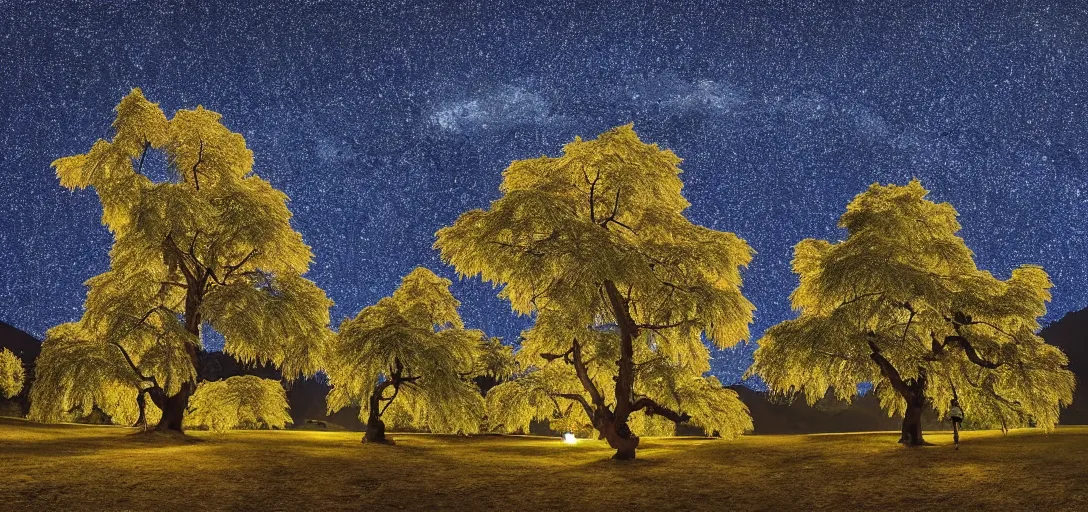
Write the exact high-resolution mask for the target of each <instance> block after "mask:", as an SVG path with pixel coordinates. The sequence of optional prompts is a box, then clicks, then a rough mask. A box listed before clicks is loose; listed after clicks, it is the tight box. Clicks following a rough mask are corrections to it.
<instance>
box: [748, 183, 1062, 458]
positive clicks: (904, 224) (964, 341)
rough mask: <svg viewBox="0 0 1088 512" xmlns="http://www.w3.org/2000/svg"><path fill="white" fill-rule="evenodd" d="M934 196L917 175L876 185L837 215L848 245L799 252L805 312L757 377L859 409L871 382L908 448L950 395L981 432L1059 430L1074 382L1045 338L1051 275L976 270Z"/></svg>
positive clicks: (758, 357)
mask: <svg viewBox="0 0 1088 512" xmlns="http://www.w3.org/2000/svg"><path fill="white" fill-rule="evenodd" d="M927 194H928V191H926V190H925V189H924V188H923V187H922V185H921V184H920V183H919V182H918V181H917V180H914V181H911V182H910V183H909V184H907V185H905V186H897V185H880V184H873V185H872V186H871V187H869V189H868V190H867V191H865V192H863V193H861V194H859V195H858V196H857V197H855V198H854V200H853V201H851V203H850V204H849V205H848V206H847V209H846V213H845V214H843V216H842V218H841V219H840V221H839V226H840V227H842V228H844V229H845V230H846V232H847V238H846V239H845V240H843V241H840V242H828V241H824V240H813V239H807V240H803V241H802V242H800V243H798V244H797V246H796V248H795V250H794V259H793V270H794V272H795V273H797V275H798V276H799V277H800V284H799V285H798V287H797V289H796V290H794V292H793V294H792V295H791V296H790V298H791V300H792V302H793V307H794V309H795V310H797V311H798V312H799V315H798V317H797V318H795V319H792V320H787V321H785V322H782V323H780V324H778V325H776V326H774V327H772V328H770V329H769V330H768V331H767V332H766V334H765V335H764V336H763V338H762V339H761V340H760V341H759V349H758V350H757V351H756V353H755V364H754V365H753V366H752V368H751V370H750V373H751V374H754V375H759V376H760V377H762V378H763V379H764V380H765V381H766V382H767V384H768V385H769V386H770V387H771V389H773V390H776V391H778V392H783V393H794V392H799V393H803V394H804V395H805V397H806V398H807V400H808V401H809V403H814V402H815V401H816V400H818V399H819V398H821V397H822V396H824V394H825V392H826V391H827V390H828V389H829V388H833V389H834V390H835V393H836V395H837V396H838V397H839V398H841V399H845V400H849V399H850V398H851V397H852V396H853V395H854V394H855V393H856V392H857V386H858V384H860V383H863V382H872V383H874V384H875V392H876V393H877V395H878V396H879V397H880V400H881V403H882V405H883V407H884V408H885V409H886V410H887V411H888V413H889V414H902V415H904V423H903V425H904V429H903V437H902V439H901V441H902V442H904V443H909V444H921V443H923V438H922V434H921V424H920V414H921V410H922V408H923V407H924V405H925V404H926V401H927V400H928V401H929V402H930V403H931V404H932V405H933V406H934V407H935V408H936V409H937V411H938V412H939V413H940V414H941V415H942V416H945V415H947V413H948V409H949V406H950V402H951V399H952V398H953V397H958V398H959V402H960V404H961V406H962V408H963V410H964V411H965V412H966V414H967V417H968V418H970V419H972V420H973V421H974V422H975V423H976V424H981V425H987V424H989V425H1000V426H1017V425H1024V424H1028V423H1029V422H1030V423H1034V424H1035V425H1037V426H1040V427H1043V428H1047V429H1049V428H1052V427H1053V426H1054V425H1055V424H1056V423H1057V421H1058V413H1059V411H1060V408H1061V407H1062V406H1065V405H1068V404H1069V403H1070V401H1071V399H1072V393H1073V388H1074V385H1075V381H1074V377H1073V374H1072V373H1071V372H1069V370H1068V369H1067V368H1066V364H1067V360H1066V357H1065V355H1064V354H1063V353H1062V352H1061V351H1060V350H1059V349H1058V348H1056V347H1053V346H1050V345H1047V344H1046V343H1045V342H1044V341H1043V339H1042V338H1040V337H1039V336H1038V335H1037V334H1036V332H1037V331H1038V329H1039V323H1038V319H1039V318H1040V317H1041V316H1043V315H1044V314H1045V312H1046V302H1047V301H1049V300H1050V293H1049V289H1050V287H1051V283H1050V279H1049V278H1048V276H1047V273H1046V272H1045V271H1044V270H1043V269H1042V268H1040V267H1038V266H1034V265H1023V266H1021V267H1019V268H1017V269H1015V270H1013V271H1012V274H1011V276H1010V277H1009V278H1008V279H1005V280H1001V279H998V278H996V277H994V276H993V275H992V274H991V273H990V272H987V271H984V270H980V269H979V268H978V267H977V265H976V263H975V261H974V255H973V253H972V252H971V250H970V249H968V247H967V245H966V243H965V242H964V240H963V239H962V238H960V236H959V235H958V234H957V233H958V232H959V230H960V225H959V223H958V221H957V220H956V217H957V213H956V210H955V209H954V208H953V207H952V205H950V204H948V203H934V202H932V201H930V200H928V199H926V196H927Z"/></svg>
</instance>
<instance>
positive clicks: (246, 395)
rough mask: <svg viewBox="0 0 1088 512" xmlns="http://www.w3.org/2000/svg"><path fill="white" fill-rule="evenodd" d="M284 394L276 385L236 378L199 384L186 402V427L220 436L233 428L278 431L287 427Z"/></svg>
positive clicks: (287, 420)
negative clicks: (187, 406) (219, 433)
mask: <svg viewBox="0 0 1088 512" xmlns="http://www.w3.org/2000/svg"><path fill="white" fill-rule="evenodd" d="M288 409H289V407H288V405H287V392H286V391H285V390H284V389H283V385H281V384H280V383H279V381H275V380H271V379H262V378H260V377H256V376H253V375H239V376H235V377H229V378H226V379H223V380H217V381H204V382H201V383H200V384H199V385H198V386H197V388H196V392H195V393H193V396H192V398H191V399H190V400H189V414H188V415H186V417H185V424H186V426H187V427H193V428H207V429H209V430H214V431H216V432H223V431H226V430H231V429H235V428H265V429H273V428H275V429H282V428H284V427H286V426H287V424H289V423H291V415H290V414H289V413H288Z"/></svg>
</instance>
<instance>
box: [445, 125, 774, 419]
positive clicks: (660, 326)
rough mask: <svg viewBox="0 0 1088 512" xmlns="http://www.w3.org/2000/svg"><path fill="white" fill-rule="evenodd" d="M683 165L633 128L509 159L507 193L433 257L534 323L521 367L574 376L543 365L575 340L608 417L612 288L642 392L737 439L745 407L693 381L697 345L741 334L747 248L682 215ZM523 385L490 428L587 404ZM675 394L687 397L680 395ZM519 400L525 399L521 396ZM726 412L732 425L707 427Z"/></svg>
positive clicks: (495, 411) (703, 362) (711, 384)
mask: <svg viewBox="0 0 1088 512" xmlns="http://www.w3.org/2000/svg"><path fill="white" fill-rule="evenodd" d="M679 163H680V158H678V157H677V156H676V155H675V154H673V153H672V152H671V151H668V150H662V149H660V148H658V147H657V146H656V145H651V144H645V143H643V142H642V141H640V140H639V138H638V136H637V135H636V134H635V132H634V130H633V129H632V127H631V126H630V125H627V126H621V127H618V128H615V129H612V130H609V131H608V132H605V133H603V134H601V136H600V137H598V138H597V139H596V140H590V141H584V140H582V139H580V138H577V139H575V140H574V141H573V142H571V143H570V144H567V145H566V146H565V147H564V148H563V155H562V156H559V157H554V158H553V157H540V158H534V159H528V160H518V161H515V162H513V163H512V164H511V165H510V166H509V167H508V168H507V169H506V171H505V172H504V174H503V183H502V186H501V191H502V193H503V196H502V197H500V198H499V199H498V200H496V201H494V202H492V203H491V206H490V208H489V209H487V210H473V211H470V212H467V213H465V214H463V215H462V216H461V217H460V218H458V219H457V221H456V222H455V223H454V224H453V225H452V226H449V227H446V228H443V229H441V230H439V231H438V234H437V236H438V240H437V242H436V243H435V247H436V248H437V249H439V250H440V251H441V255H442V258H443V259H444V260H445V261H446V262H448V263H450V264H452V265H453V266H454V267H456V269H457V271H458V273H459V274H460V275H462V276H466V277H476V276H479V277H480V278H482V279H483V280H485V281H488V282H491V283H493V284H494V285H495V286H499V287H501V290H500V292H499V296H500V297H503V298H506V299H508V300H509V301H510V304H511V306H512V307H513V309H514V310H515V311H517V312H518V313H520V314H526V315H529V314H531V315H535V317H536V322H535V324H534V326H533V327H532V328H531V329H530V330H528V331H526V332H525V333H524V340H523V341H522V343H521V349H520V352H519V353H518V356H517V359H518V362H519V363H520V364H521V368H523V369H528V368H530V367H534V366H536V367H540V366H545V367H550V366H553V365H558V366H561V367H562V368H563V370H561V371H565V372H568V373H569V374H570V376H571V378H572V379H573V376H574V369H573V368H571V366H569V365H567V364H566V363H565V362H564V361H563V360H560V359H556V360H553V361H552V362H550V363H545V360H544V359H543V358H542V357H541V355H542V354H564V353H568V352H569V351H570V349H571V347H572V344H573V342H574V340H578V341H579V342H580V343H581V344H582V346H583V353H584V359H585V360H586V361H588V363H587V366H588V370H589V373H590V375H591V377H592V379H593V381H594V382H595V383H596V384H597V387H598V388H600V389H601V394H602V395H604V396H605V399H606V400H607V401H608V407H614V406H615V404H614V403H612V394H613V391H612V390H613V389H614V382H613V380H612V378H613V377H615V376H616V374H617V365H616V364H615V361H616V360H617V359H618V358H619V355H620V345H619V340H620V337H619V335H618V334H617V333H615V332H613V331H614V330H615V329H614V326H615V325H616V323H617V319H616V318H615V317H614V313H613V309H612V306H611V304H610V302H609V299H608V298H607V297H606V294H605V292H604V289H603V287H604V285H605V283H613V284H614V285H615V287H616V288H617V289H618V290H619V291H620V292H621V293H622V294H623V298H624V300H625V301H626V304H627V306H628V308H629V310H630V313H631V317H632V320H633V321H634V322H635V324H636V325H637V326H638V327H639V329H640V331H641V334H640V335H639V336H638V339H637V340H636V341H635V345H637V346H636V347H635V360H634V363H635V365H636V366H635V368H636V372H637V374H636V376H635V391H636V393H641V394H644V395H646V396H649V397H650V398H652V399H654V400H655V401H657V402H658V403H659V404H661V405H666V404H670V405H668V406H675V407H678V408H679V409H680V410H681V411H688V410H690V411H692V416H693V418H694V417H696V416H698V419H694V421H695V422H696V423H697V424H700V425H701V426H704V427H705V428H708V429H712V430H718V431H720V432H721V433H722V434H723V435H727V436H732V435H736V434H738V433H740V432H741V431H743V429H745V428H750V426H751V423H750V419H747V411H746V409H745V408H744V406H743V404H741V403H740V400H739V398H738V397H737V396H736V394H735V393H734V392H733V391H731V390H727V389H724V388H722V387H721V385H720V384H719V383H718V381H717V380H706V381H704V382H702V383H700V382H699V381H700V380H702V379H703V374H704V373H706V372H707V371H709V369H710V365H709V356H710V354H709V349H708V347H707V346H706V345H705V344H704V340H705V341H709V342H711V343H713V344H714V345H715V346H717V347H723V348H724V347H729V346H732V345H734V344H735V343H737V342H738V341H740V340H743V339H746V338H747V337H748V324H749V323H750V322H751V320H752V312H753V309H754V308H753V306H752V304H751V303H750V302H749V301H748V300H747V299H745V298H744V296H743V295H742V294H741V291H740V286H741V275H740V268H741V267H743V266H746V265H747V264H748V263H749V261H750V260H751V257H752V250H751V248H749V246H748V244H747V243H745V242H744V241H743V240H741V239H740V238H738V237H737V236H736V235H734V234H733V233H728V232H723V231H715V230H712V229H709V228H705V227H702V226H698V225H695V224H693V223H691V222H690V221H689V220H688V219H687V218H686V217H685V216H684V210H685V209H687V207H688V206H689V203H688V202H687V200H686V199H685V198H684V197H683V195H682V194H681V188H682V183H681V181H680V178H679V174H680V172H681V170H680V168H679V166H678V165H679ZM651 361H662V362H664V363H666V364H667V366H668V373H669V378H658V377H659V376H657V375H650V374H649V373H648V372H649V370H650V367H651V365H649V363H650V362H651ZM547 375H550V373H549V374H547ZM526 378H531V379H537V377H530V376H526V377H523V378H522V379H518V381H523V382H520V383H519V382H518V381H513V382H510V383H508V384H505V385H503V386H499V387H498V388H495V390H494V391H493V393H496V397H494V398H491V399H490V400H489V401H490V403H491V404H492V405H493V407H489V417H490V418H491V420H490V423H491V424H492V425H493V426H498V425H505V428H507V429H509V430H524V427H525V425H526V424H527V418H533V417H537V418H551V417H552V411H548V410H545V409H547V401H544V400H543V398H544V397H545V396H547V395H548V394H549V393H550V394H551V395H552V396H553V397H557V395H558V394H569V393H580V394H584V393H585V390H584V388H583V387H582V386H580V385H579V382H578V381H577V380H573V381H572V380H570V379H566V380H563V385H562V386H561V388H555V389H551V390H547V389H544V390H542V389H541V388H540V387H539V386H538V384H540V383H538V382H536V381H524V379H526ZM530 382H532V385H529V383H530ZM547 382H548V383H549V385H550V384H551V383H554V382H553V379H552V378H550V377H549V378H548V379H547ZM568 384H569V385H568ZM504 386H505V387H504ZM682 389H687V390H689V392H687V393H686V394H677V392H678V391H680V390H682ZM520 391H525V392H528V393H530V395H531V396H522V397H517V398H515V395H516V394H517V392H520ZM500 396H501V397H502V398H498V397H500ZM583 396H584V397H585V398H586V399H587V400H588V399H590V398H591V397H590V396H589V395H588V394H584V395H583ZM676 396H681V397H682V398H683V399H684V402H683V403H677V402H676V400H675V397H676ZM557 398H559V400H562V401H563V402H560V405H559V406H556V407H553V409H558V410H561V411H565V410H566V409H567V406H568V405H569V403H567V400H568V399H566V398H561V397H557ZM704 400H709V402H705V403H698V402H699V401H704ZM689 401H695V402H691V403H688V402H689ZM727 404H728V405H727ZM519 407H520V408H521V409H520V410H515V409H518V408H519ZM578 410H582V409H581V406H580V405H577V406H576V412H577V411H578ZM577 413H578V414H583V413H581V412H577ZM559 414H560V415H561V416H562V413H559ZM723 414H724V415H731V417H730V418H714V417H711V416H718V415H723ZM636 427H637V425H636ZM650 430H651V431H656V430H654V429H650Z"/></svg>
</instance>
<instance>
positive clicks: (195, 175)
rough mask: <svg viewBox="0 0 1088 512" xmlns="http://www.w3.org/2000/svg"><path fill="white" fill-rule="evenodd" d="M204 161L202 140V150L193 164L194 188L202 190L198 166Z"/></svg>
mask: <svg viewBox="0 0 1088 512" xmlns="http://www.w3.org/2000/svg"><path fill="white" fill-rule="evenodd" d="M202 160H204V139H200V150H198V151H197V154H196V162H195V163H193V186H194V187H195V188H196V189H197V190H200V177H199V176H198V175H197V170H196V168H197V166H198V165H200V162H201V161H202Z"/></svg>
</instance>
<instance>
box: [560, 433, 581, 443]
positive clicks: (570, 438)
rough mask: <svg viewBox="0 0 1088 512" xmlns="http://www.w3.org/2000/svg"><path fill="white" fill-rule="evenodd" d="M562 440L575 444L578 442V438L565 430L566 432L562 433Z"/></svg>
mask: <svg viewBox="0 0 1088 512" xmlns="http://www.w3.org/2000/svg"><path fill="white" fill-rule="evenodd" d="M563 442H564V443H567V444H575V443H577V442H578V438H577V437H574V434H571V433H570V432H567V433H566V434H563Z"/></svg>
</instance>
